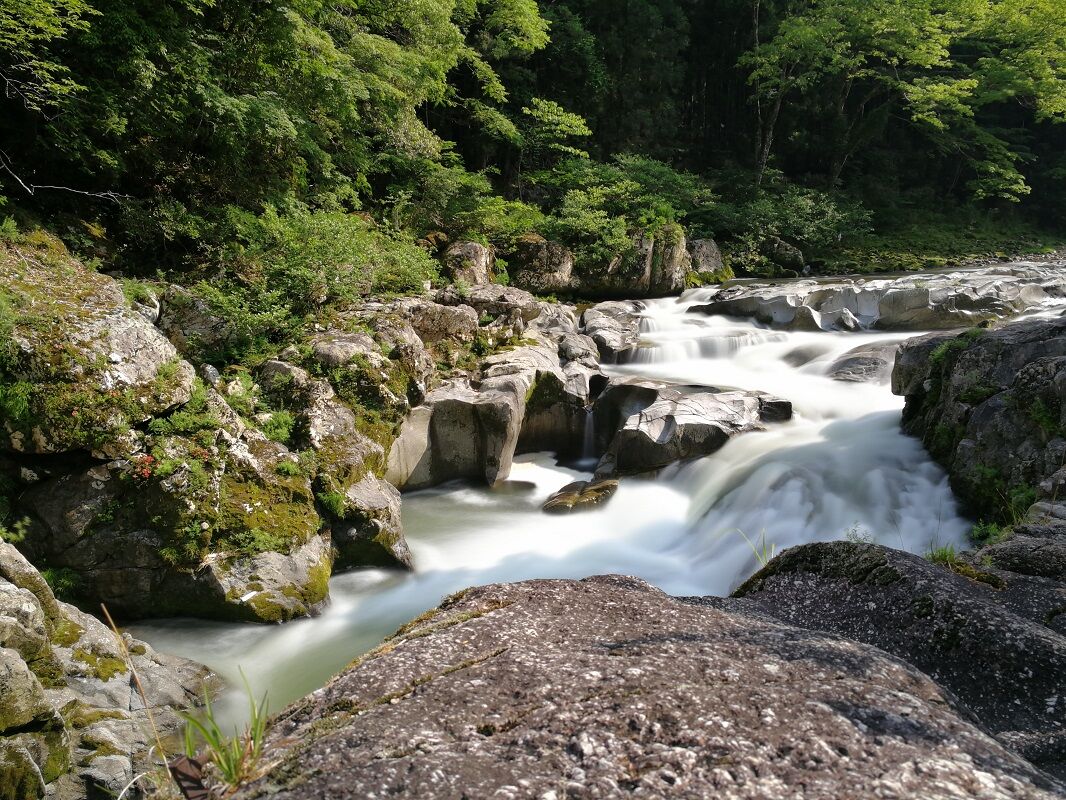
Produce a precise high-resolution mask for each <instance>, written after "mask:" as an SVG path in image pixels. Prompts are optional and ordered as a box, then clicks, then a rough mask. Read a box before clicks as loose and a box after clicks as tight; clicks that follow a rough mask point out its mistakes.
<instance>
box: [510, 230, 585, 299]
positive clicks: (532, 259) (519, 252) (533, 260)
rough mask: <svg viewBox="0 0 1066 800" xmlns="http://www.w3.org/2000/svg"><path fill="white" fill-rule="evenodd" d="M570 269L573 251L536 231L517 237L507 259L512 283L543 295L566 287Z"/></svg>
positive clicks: (570, 281) (569, 283) (569, 282)
mask: <svg viewBox="0 0 1066 800" xmlns="http://www.w3.org/2000/svg"><path fill="white" fill-rule="evenodd" d="M573 272H574V254H573V253H571V252H570V250H569V249H568V248H567V247H565V246H564V245H562V244H559V243H558V242H552V241H549V240H547V239H545V238H544V237H543V236H540V235H539V234H536V233H527V234H525V235H523V236H521V237H519V239H518V242H517V244H516V245H515V253H514V256H513V257H512V258H511V260H510V262H509V263H508V273H509V275H510V278H511V285H512V286H517V287H518V288H519V289H525V290H526V291H529V292H533V293H535V294H542V295H543V294H555V293H557V292H566V291H568V290H569V289H570V288H571V284H572V279H573Z"/></svg>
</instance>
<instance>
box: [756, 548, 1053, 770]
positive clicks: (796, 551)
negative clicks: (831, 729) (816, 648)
mask: <svg viewBox="0 0 1066 800" xmlns="http://www.w3.org/2000/svg"><path fill="white" fill-rule="evenodd" d="M949 566H950V567H951V569H954V570H957V572H953V571H951V569H946V568H945V567H942V566H938V565H935V564H931V563H929V562H928V561H926V560H925V559H923V558H921V557H919V556H915V555H912V554H909V553H903V552H900V551H898V550H891V549H888V548H885V547H881V546H878V545H872V544H858V543H850V542H832V543H819V544H809V545H801V546H799V547H794V548H791V549H789V550H787V551H785V552H784V553H782V554H781V555H779V556H778V557H777V558H775V559H773V560H772V561H771V562H770V563H769V564H768V565H767V566H766V567H765V568H764V569H762V570H761V571H760V572H759V573H757V574H756V575H755V576H753V577H752V578H751V579H750V580H748V581H747V583H745V584H744V585H743V586H742V587H741V588H740V589H739V590H738V591H737V592H736V593H735V596H737V597H740V598H743V599H744V602H743V603H741V604H740V605H739V606H738V607H739V608H741V609H743V610H745V611H749V612H757V613H762V614H767V615H769V616H772V617H775V618H777V619H779V620H781V621H782V622H785V623H786V624H789V625H796V626H799V627H803V628H808V629H810V630H812V631H814V630H816V631H828V632H830V633H836V634H840V635H846V636H848V637H850V638H852V639H856V640H858V641H860V642H864V643H866V644H870V645H873V646H875V647H878V648H881V649H882V650H885V651H887V652H889V653H892V654H893V655H895V656H898V657H899V658H902V659H904V660H906V661H907V662H909V663H910V664H913V665H914V666H915V667H917V668H918V669H920V670H922V671H923V672H925V673H926V674H927V675H929V676H930V677H931V678H932V679H933V680H934V681H936V682H937V683H938V684H939V685H940V686H942V687H944V688H945V689H947V690H948V691H950V692H951V694H952V696H953V697H954V698H957V701H958V703H961V706H962V708H963V709H964V710H965V711H967V712H969V713H972V714H974V715H976V717H977V719H979V720H980V722H981V724H982V725H983V726H984V727H985V728H986V729H988V730H990V731H992V732H993V733H995V734H997V735H999V736H1000V738H1001V739H1002V740H1003V741H1005V742H1007V743H1008V745H1009V743H1010V742H1011V741H1014V740H1019V739H1020V740H1026V741H1028V742H1029V743H1030V745H1031V744H1032V743H1033V742H1034V741H1036V740H1043V741H1044V742H1045V743H1049V740H1050V743H1052V744H1053V743H1054V741H1056V740H1057V739H1061V737H1062V733H1063V731H1062V720H1063V719H1064V718H1066V636H1064V635H1063V632H1062V631H1061V630H1055V629H1053V628H1050V627H1049V626H1048V624H1047V622H1048V620H1049V619H1051V618H1052V617H1053V616H1055V603H1061V602H1062V601H1063V600H1064V599H1066V592H1063V591H1062V589H1064V588H1066V587H1063V586H1062V585H1061V584H1060V585H1059V590H1058V592H1057V593H1056V592H1051V593H1049V592H1048V591H1047V589H1046V587H1045V588H1044V589H1043V590H1042V589H1041V588H1040V587H1039V586H1038V585H1037V582H1034V581H1031V580H1028V579H1025V578H1023V577H1022V576H1020V575H1015V574H1011V573H1009V572H1005V571H1003V570H1002V569H996V568H991V569H990V568H989V567H988V566H986V565H985V562H984V560H983V559H981V560H979V561H977V566H973V565H969V564H966V563H964V562H958V563H954V564H951V565H949ZM997 566H1000V565H997ZM1041 594H1042V595H1044V596H1045V597H1046V604H1047V607H1044V608H1034V607H1032V602H1033V598H1034V597H1036V596H1039V595H1041ZM1061 744H1066V742H1063V743H1061ZM1061 744H1060V746H1059V747H1058V748H1049V749H1048V751H1047V752H1046V753H1045V756H1044V758H1042V759H1039V760H1038V763H1039V765H1040V766H1042V767H1044V768H1045V769H1049V770H1051V771H1054V772H1057V773H1058V774H1060V775H1062V776H1066V747H1062V746H1061ZM1056 750H1057V752H1056ZM1026 754H1027V755H1030V754H1029V753H1026Z"/></svg>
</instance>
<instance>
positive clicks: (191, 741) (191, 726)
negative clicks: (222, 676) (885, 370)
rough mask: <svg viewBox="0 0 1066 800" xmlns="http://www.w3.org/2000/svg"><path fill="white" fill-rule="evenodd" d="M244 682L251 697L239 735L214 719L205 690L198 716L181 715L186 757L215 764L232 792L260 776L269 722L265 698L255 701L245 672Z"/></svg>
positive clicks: (212, 709) (221, 777)
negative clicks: (245, 720) (183, 724)
mask: <svg viewBox="0 0 1066 800" xmlns="http://www.w3.org/2000/svg"><path fill="white" fill-rule="evenodd" d="M241 679H242V680H243V682H244V690H245V694H246V695H247V698H248V723H247V724H246V725H245V727H244V729H243V730H242V731H241V732H240V733H237V732H236V731H235V732H234V734H233V735H230V734H228V733H226V731H224V730H223V728H222V726H221V724H220V723H219V722H218V720H217V719H216V718H215V712H214V708H213V707H212V705H211V695H210V693H209V692H207V691H206V690H205V691H204V707H203V710H202V711H201V712H200V713H199V714H196V715H193V714H187V713H184V712H181V716H182V717H183V718H184V719H185V723H186V724H185V754H186V755H187V756H188V757H189V758H197V757H199V758H201V759H203V760H206V761H208V762H210V763H211V764H213V765H214V767H215V769H216V770H217V775H218V777H219V778H220V779H221V781H222V782H223V783H224V784H225V787H226V789H227V790H228V791H230V792H232V791H233V790H235V789H237V787H239V786H241V785H243V784H244V783H247V782H248V781H250V780H253V779H254V778H256V777H258V774H259V761H260V759H261V757H262V754H263V742H264V741H265V739H266V733H267V728H268V721H269V715H268V714H267V698H266V695H265V694H264V695H263V697H262V699H260V700H259V701H256V699H255V695H254V694H253V693H252V687H251V685H250V684H249V683H248V679H247V677H245V675H244V672H243V671H242V672H241Z"/></svg>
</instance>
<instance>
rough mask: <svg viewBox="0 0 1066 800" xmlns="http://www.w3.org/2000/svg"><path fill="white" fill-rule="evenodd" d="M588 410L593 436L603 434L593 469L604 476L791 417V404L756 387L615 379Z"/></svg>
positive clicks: (706, 449)
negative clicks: (746, 389)
mask: <svg viewBox="0 0 1066 800" xmlns="http://www.w3.org/2000/svg"><path fill="white" fill-rule="evenodd" d="M593 413H594V415H595V419H596V423H595V424H596V438H597V440H599V441H601V442H602V441H604V439H605V437H606V439H607V440H608V444H607V446H606V448H605V453H604V456H603V458H602V459H601V460H600V463H599V465H598V466H597V467H596V474H597V475H598V476H608V475H614V474H625V473H635V472H651V471H654V470H657V469H660V468H662V467H665V466H667V465H668V464H672V463H674V462H676V461H681V460H684V459H688V458H696V457H698V456H706V455H710V454H711V453H713V452H714V451H715V450H718V449H719V448H720V447H722V445H724V444H725V443H726V442H727V441H729V439H730V437H732V436H735V435H737V434H740V433H746V432H750V431H758V430H764V429H765V425H764V423H765V422H782V421H785V420H787V419H789V418H791V416H792V407H791V404H790V403H788V402H787V401H785V400H780V399H778V398H774V397H770V396H769V395H764V394H761V393H758V392H738V391H718V390H716V389H713V388H710V387H700V386H679V385H678V386H675V385H671V384H666V383H661V382H658V381H645V380H635V379H617V380H614V381H612V382H611V383H610V384H609V385H608V387H607V388H606V389H605V390H604V392H603V394H602V395H600V397H599V398H598V399H597V401H596V405H595V406H594V412H593Z"/></svg>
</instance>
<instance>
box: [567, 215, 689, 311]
mask: <svg viewBox="0 0 1066 800" xmlns="http://www.w3.org/2000/svg"><path fill="white" fill-rule="evenodd" d="M691 265H692V257H691V256H690V255H689V252H688V249H687V247H686V243H685V232H684V231H683V230H682V229H681V226H680V225H666V226H663V227H662V228H661V229H659V230H658V231H657V232H655V233H651V232H647V231H644V232H640V233H638V234H636V236H634V237H633V246H632V248H631V249H630V250H629V251H628V252H626V253H623V254H620V255H618V256H615V257H614V258H612V259H611V260H610V261H609V262H607V263H606V264H590V263H578V264H577V265H576V266H575V270H576V274H575V276H574V279H573V281H572V286H573V291H574V293H575V294H577V295H579V296H581V297H593V298H604V297H662V296H664V295H669V294H677V293H679V292H681V291H682V290H683V289H684V288H685V282H686V279H687V277H688V274H689V272H690V271H691Z"/></svg>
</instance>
